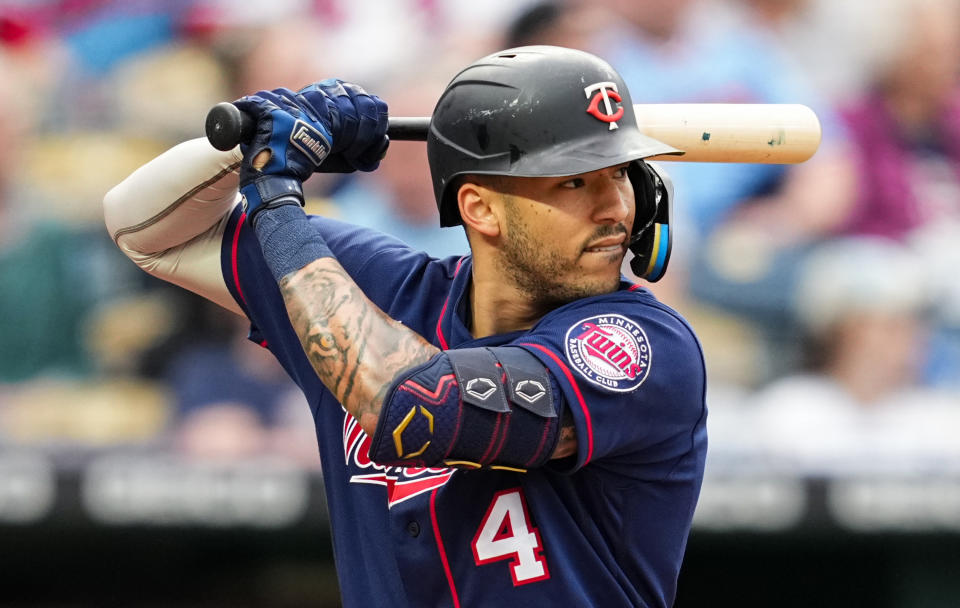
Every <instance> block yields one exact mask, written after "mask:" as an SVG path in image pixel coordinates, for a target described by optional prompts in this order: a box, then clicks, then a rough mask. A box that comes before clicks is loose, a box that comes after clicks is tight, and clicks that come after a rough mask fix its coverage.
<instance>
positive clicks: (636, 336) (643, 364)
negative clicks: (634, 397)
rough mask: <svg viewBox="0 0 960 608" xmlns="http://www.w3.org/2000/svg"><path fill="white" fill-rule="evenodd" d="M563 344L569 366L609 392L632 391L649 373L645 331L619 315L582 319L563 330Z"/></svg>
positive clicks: (648, 350)
mask: <svg viewBox="0 0 960 608" xmlns="http://www.w3.org/2000/svg"><path fill="white" fill-rule="evenodd" d="M564 344H565V349H566V353H567V361H569V362H570V365H572V366H573V367H574V368H575V369H576V370H577V371H578V372H580V374H581V375H582V376H583V377H584V378H586V379H587V380H589V381H590V382H593V383H594V384H596V385H599V386H602V387H603V388H606V389H609V390H611V391H617V392H622V393H625V392H628V391H632V390H633V389H635V388H637V387H638V386H640V385H641V384H643V381H644V380H646V378H647V374H648V373H649V372H650V361H651V352H650V342H649V341H648V340H647V334H646V333H644V331H643V329H642V328H641V327H640V326H639V325H637V324H636V323H634V322H633V321H631V320H630V319H628V318H626V317H624V316H621V315H596V316H593V317H588V318H586V319H583V320H582V321H580V322H579V323H577V324H575V325H574V326H573V327H571V328H570V329H569V330H567V335H566V337H565V338H564Z"/></svg>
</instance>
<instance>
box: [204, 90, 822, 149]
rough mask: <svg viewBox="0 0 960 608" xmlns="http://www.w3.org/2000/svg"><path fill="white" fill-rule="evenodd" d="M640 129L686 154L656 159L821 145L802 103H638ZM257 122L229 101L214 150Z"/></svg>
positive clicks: (217, 119) (404, 133)
mask: <svg viewBox="0 0 960 608" xmlns="http://www.w3.org/2000/svg"><path fill="white" fill-rule="evenodd" d="M633 107H634V111H635V112H636V115H637V125H638V126H639V127H640V131H641V132H643V133H645V134H646V135H649V136H650V137H653V138H654V139H658V140H660V141H662V142H663V143H665V144H668V145H670V146H673V147H674V148H677V149H678V150H683V151H684V152H685V154H683V155H682V156H673V155H663V156H655V157H653V159H654V160H665V161H683V162H713V163H772V164H792V163H802V162H803V161H805V160H807V159H809V158H810V157H811V156H813V154H814V153H815V152H816V151H817V147H819V145H820V136H821V130H820V121H819V120H818V119H817V115H816V114H815V113H814V112H813V110H811V109H810V108H808V107H807V106H804V105H800V104H736V103H657V104H643V103H639V104H635V105H634V106H633ZM429 126H430V119H429V118H428V117H412V118H411V117H395V116H391V117H390V125H389V128H388V129H387V135H389V136H390V139H393V140H408V141H425V140H426V139H427V130H428V128H429ZM253 130H254V124H253V119H252V118H250V117H249V116H248V115H246V114H244V113H242V112H240V110H238V109H237V107H236V106H234V105H233V104H232V103H229V102H223V103H219V104H217V105H215V106H214V107H213V108H212V109H211V110H210V112H209V113H208V114H207V120H206V134H207V139H209V140H210V143H211V144H212V145H213V147H215V148H217V149H218V150H230V149H232V148H233V147H234V146H236V145H237V144H238V143H240V142H241V141H248V140H249V137H251V136H252V135H253Z"/></svg>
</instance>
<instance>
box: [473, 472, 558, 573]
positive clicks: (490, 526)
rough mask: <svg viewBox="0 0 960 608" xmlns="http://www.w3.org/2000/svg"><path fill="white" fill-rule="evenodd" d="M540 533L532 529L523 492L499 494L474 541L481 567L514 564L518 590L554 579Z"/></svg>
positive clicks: (513, 490)
mask: <svg viewBox="0 0 960 608" xmlns="http://www.w3.org/2000/svg"><path fill="white" fill-rule="evenodd" d="M542 553H543V546H542V545H541V544H540V533H539V532H538V531H537V529H536V528H534V527H532V526H531V525H530V517H529V515H528V513H527V503H526V501H525V500H524V498H523V492H522V491H521V490H520V488H514V489H511V490H504V491H502V492H498V493H497V494H496V495H495V496H494V497H493V502H491V503H490V508H488V509H487V514H486V515H485V516H484V518H483V522H482V523H481V524H480V529H478V530H477V534H476V536H474V537H473V557H474V559H475V560H476V562H477V565H478V566H480V565H483V564H489V563H491V562H496V561H499V560H502V559H511V560H513V561H512V562H511V563H510V575H511V576H512V577H513V584H514V586H517V585H525V584H527V583H534V582H536V581H542V580H544V579H547V578H550V573H549V571H548V570H547V560H546V559H544V557H543V555H541V554H542Z"/></svg>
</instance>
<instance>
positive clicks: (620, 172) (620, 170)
mask: <svg viewBox="0 0 960 608" xmlns="http://www.w3.org/2000/svg"><path fill="white" fill-rule="evenodd" d="M628 169H630V165H623V166H622V167H617V170H616V172H615V173H614V174H613V176H614V177H615V178H617V179H622V178H624V177H627V171H628Z"/></svg>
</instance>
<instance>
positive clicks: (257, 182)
mask: <svg viewBox="0 0 960 608" xmlns="http://www.w3.org/2000/svg"><path fill="white" fill-rule="evenodd" d="M240 194H242V195H243V210H244V211H245V212H246V214H247V221H248V222H250V224H251V225H254V219H255V218H256V216H257V214H258V213H259V212H260V211H262V210H263V209H273V208H276V207H281V206H283V205H299V206H300V207H303V186H302V185H301V184H300V181H299V180H297V179H295V178H292V177H284V176H279V175H262V176H260V177H258V178H256V179H254V180H252V181H251V182H250V183H248V184H246V185H245V186H243V187H242V188H240Z"/></svg>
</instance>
